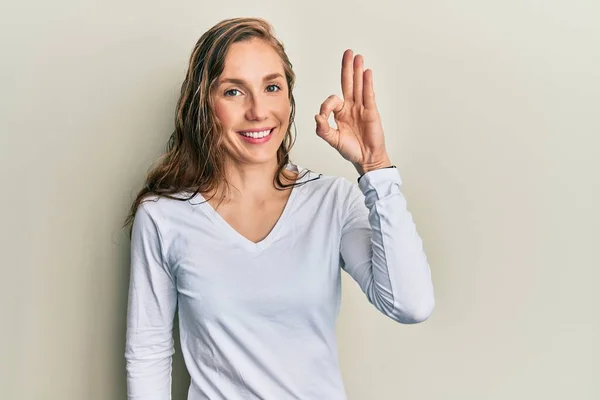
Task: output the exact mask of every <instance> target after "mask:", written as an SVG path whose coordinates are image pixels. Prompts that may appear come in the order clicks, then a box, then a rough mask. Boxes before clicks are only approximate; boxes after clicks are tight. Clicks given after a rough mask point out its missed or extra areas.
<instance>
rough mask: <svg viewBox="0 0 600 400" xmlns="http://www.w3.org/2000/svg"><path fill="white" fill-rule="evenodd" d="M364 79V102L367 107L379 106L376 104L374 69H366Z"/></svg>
mask: <svg viewBox="0 0 600 400" xmlns="http://www.w3.org/2000/svg"><path fill="white" fill-rule="evenodd" d="M364 81H365V84H364V88H363V102H364V105H365V108H377V106H376V105H375V90H374V89H373V70H370V69H367V70H365V73H364Z"/></svg>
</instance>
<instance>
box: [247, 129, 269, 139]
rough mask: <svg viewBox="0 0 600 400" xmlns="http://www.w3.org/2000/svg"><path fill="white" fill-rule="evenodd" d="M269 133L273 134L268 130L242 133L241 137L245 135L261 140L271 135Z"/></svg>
mask: <svg viewBox="0 0 600 400" xmlns="http://www.w3.org/2000/svg"><path fill="white" fill-rule="evenodd" d="M269 133H271V130H270V129H269V130H266V131H261V132H240V134H241V135H244V136H246V137H251V138H254V139H260V138H264V137H265V136H267V135H269Z"/></svg>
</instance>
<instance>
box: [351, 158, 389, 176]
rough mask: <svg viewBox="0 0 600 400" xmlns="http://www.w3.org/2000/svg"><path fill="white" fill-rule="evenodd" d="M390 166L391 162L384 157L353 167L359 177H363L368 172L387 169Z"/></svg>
mask: <svg viewBox="0 0 600 400" xmlns="http://www.w3.org/2000/svg"><path fill="white" fill-rule="evenodd" d="M391 166H392V162H391V161H390V158H389V157H388V156H387V155H385V156H384V157H381V158H378V159H377V160H375V161H370V162H366V163H360V164H355V165H354V167H355V168H356V171H357V172H358V174H359V175H361V176H362V175H364V174H366V173H367V172H369V171H374V170H376V169H382V168H389V167H391Z"/></svg>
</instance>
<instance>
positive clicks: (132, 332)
mask: <svg viewBox="0 0 600 400" xmlns="http://www.w3.org/2000/svg"><path fill="white" fill-rule="evenodd" d="M294 80H295V76H294V73H293V71H292V66H291V64H290V62H289V60H288V57H287V55H286V53H285V51H284V47H283V45H282V44H281V43H280V42H279V41H278V40H277V39H276V38H275V37H274V36H273V33H272V30H271V27H270V26H269V24H268V23H267V22H266V21H264V20H261V19H253V18H237V19H230V20H225V21H222V22H220V23H219V24H217V25H216V26H214V27H213V28H211V29H210V30H209V31H207V32H206V33H205V34H204V35H203V36H202V37H201V38H200V40H199V41H198V43H197V45H196V47H195V48H194V51H193V54H192V56H191V59H190V65H189V70H188V73H187V76H186V79H185V81H184V83H183V87H182V92H181V98H180V100H179V104H178V108H177V115H176V121H175V132H174V133H173V135H172V137H171V140H170V142H169V146H168V149H167V150H168V151H167V153H166V154H165V155H164V156H163V157H162V158H161V159H160V160H159V162H158V163H157V164H156V165H155V166H154V168H153V169H152V170H151V172H150V174H149V176H148V177H147V182H146V187H145V188H144V189H143V190H142V191H141V192H140V193H139V195H138V197H137V199H136V201H135V202H134V204H133V206H132V209H131V214H130V217H129V219H128V221H127V222H131V221H132V220H133V226H132V231H131V233H132V243H131V283H130V289H129V304H128V317H127V343H126V352H125V356H126V360H127V383H128V396H129V398H130V399H140V400H141V399H143V400H151V399H152V400H155V399H156V400H165V399H169V398H170V386H171V356H172V354H173V352H174V350H173V335H172V326H173V319H174V315H175V311H176V307H177V306H178V307H179V324H180V338H181V345H182V351H183V356H184V360H185V363H186V366H187V369H188V371H189V374H190V376H191V384H190V387H189V392H188V399H189V400H200V399H211V400H217V399H227V400H236V399H273V400H283V399H302V400H307V399H327V400H334V399H344V398H345V393H344V387H343V383H342V379H341V375H340V371H339V365H338V354H337V347H336V342H335V320H336V317H337V314H338V310H339V306H340V279H341V275H340V271H341V269H344V270H345V271H346V272H348V273H349V274H350V275H351V276H352V277H353V278H354V279H355V280H356V281H357V282H358V284H359V285H360V287H361V289H362V290H363V291H364V293H365V294H366V295H367V298H368V300H369V301H370V302H371V303H372V304H373V305H374V306H375V307H377V309H379V310H380V311H381V312H382V313H384V314H385V315H387V316H388V317H390V318H392V319H394V320H396V321H398V322H401V323H416V322H420V321H423V320H425V319H427V318H428V317H429V315H430V313H431V312H432V309H433V306H434V297H433V287H432V282H431V276H430V269H429V266H428V263H427V260H426V256H425V254H424V252H423V248H422V242H421V239H420V237H419V235H418V234H417V232H416V229H415V225H414V223H413V221H412V218H411V215H410V213H409V212H408V211H407V209H406V202H405V199H404V197H403V195H402V193H401V192H400V186H401V180H400V176H399V174H398V171H397V170H396V169H395V168H394V167H393V166H392V165H391V164H390V160H389V157H388V154H387V152H386V148H385V144H384V135H383V129H382V125H381V120H380V118H379V114H378V112H377V106H376V104H375V98H374V93H373V77H372V73H371V71H370V70H366V71H364V72H363V60H362V57H361V56H359V55H357V56H356V57H353V53H352V51H350V50H347V51H346V52H345V53H344V55H343V60H342V91H343V99H340V98H339V97H337V96H330V97H329V98H327V100H325V102H324V103H323V104H322V105H321V109H320V112H319V114H318V115H316V116H315V120H316V131H317V134H318V135H319V136H320V137H321V138H323V139H324V140H325V141H326V142H327V143H329V144H330V145H331V146H333V147H335V148H336V149H337V150H338V151H339V153H340V154H341V155H342V156H343V157H344V158H345V159H347V160H348V161H350V162H352V164H353V165H354V166H355V167H356V170H357V171H358V173H359V174H360V175H361V177H360V179H359V187H357V186H356V185H354V184H352V183H351V182H349V181H347V180H346V179H343V178H336V177H326V176H322V175H319V174H315V173H313V172H312V171H309V170H306V169H303V168H301V167H299V166H297V165H294V164H292V163H291V162H290V160H289V152H290V148H291V145H292V142H293V141H292V139H291V124H292V123H293V120H294V106H295V103H294V97H293V95H292V89H293V85H294ZM332 112H333V114H334V117H335V120H336V122H337V126H338V128H337V129H335V128H333V127H330V126H329V123H328V122H327V121H328V118H329V116H330V115H331V113H332ZM142 200H144V201H143V202H142ZM134 216H135V218H134V219H133V217H134Z"/></svg>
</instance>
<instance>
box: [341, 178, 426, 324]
mask: <svg viewBox="0 0 600 400" xmlns="http://www.w3.org/2000/svg"><path fill="white" fill-rule="evenodd" d="M401 184H402V180H401V178H400V174H399V172H398V170H397V169H380V170H374V171H370V172H367V173H366V174H365V175H364V176H363V177H362V178H361V179H360V181H359V185H358V188H357V187H356V186H355V185H353V190H352V192H351V195H350V198H349V207H348V210H347V212H346V217H345V220H344V223H343V226H342V235H341V245H340V246H341V247H340V251H341V257H342V268H343V269H344V270H345V271H346V272H348V273H349V274H350V275H351V276H352V278H353V279H354V280H355V281H356V282H357V283H358V285H359V286H360V288H361V289H362V291H363V292H364V293H365V294H366V296H367V298H368V300H369V302H371V304H373V305H374V306H375V307H376V308H377V309H378V310H379V311H381V312H382V313H384V314H385V315H387V316H388V317H390V318H392V319H393V320H395V321H398V322H401V323H406V324H409V323H418V322H422V321H424V320H426V319H427V318H429V316H430V315H431V313H432V311H433V308H434V303H435V300H434V294H433V284H432V280H431V270H430V268H429V264H428V261H427V257H426V255H425V252H424V250H423V243H422V240H421V238H420V236H419V234H418V233H417V229H416V226H415V223H414V222H413V219H412V215H411V214H410V212H409V211H408V209H407V205H406V199H405V197H404V195H403V194H402V192H401V191H400V186H401Z"/></svg>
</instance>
